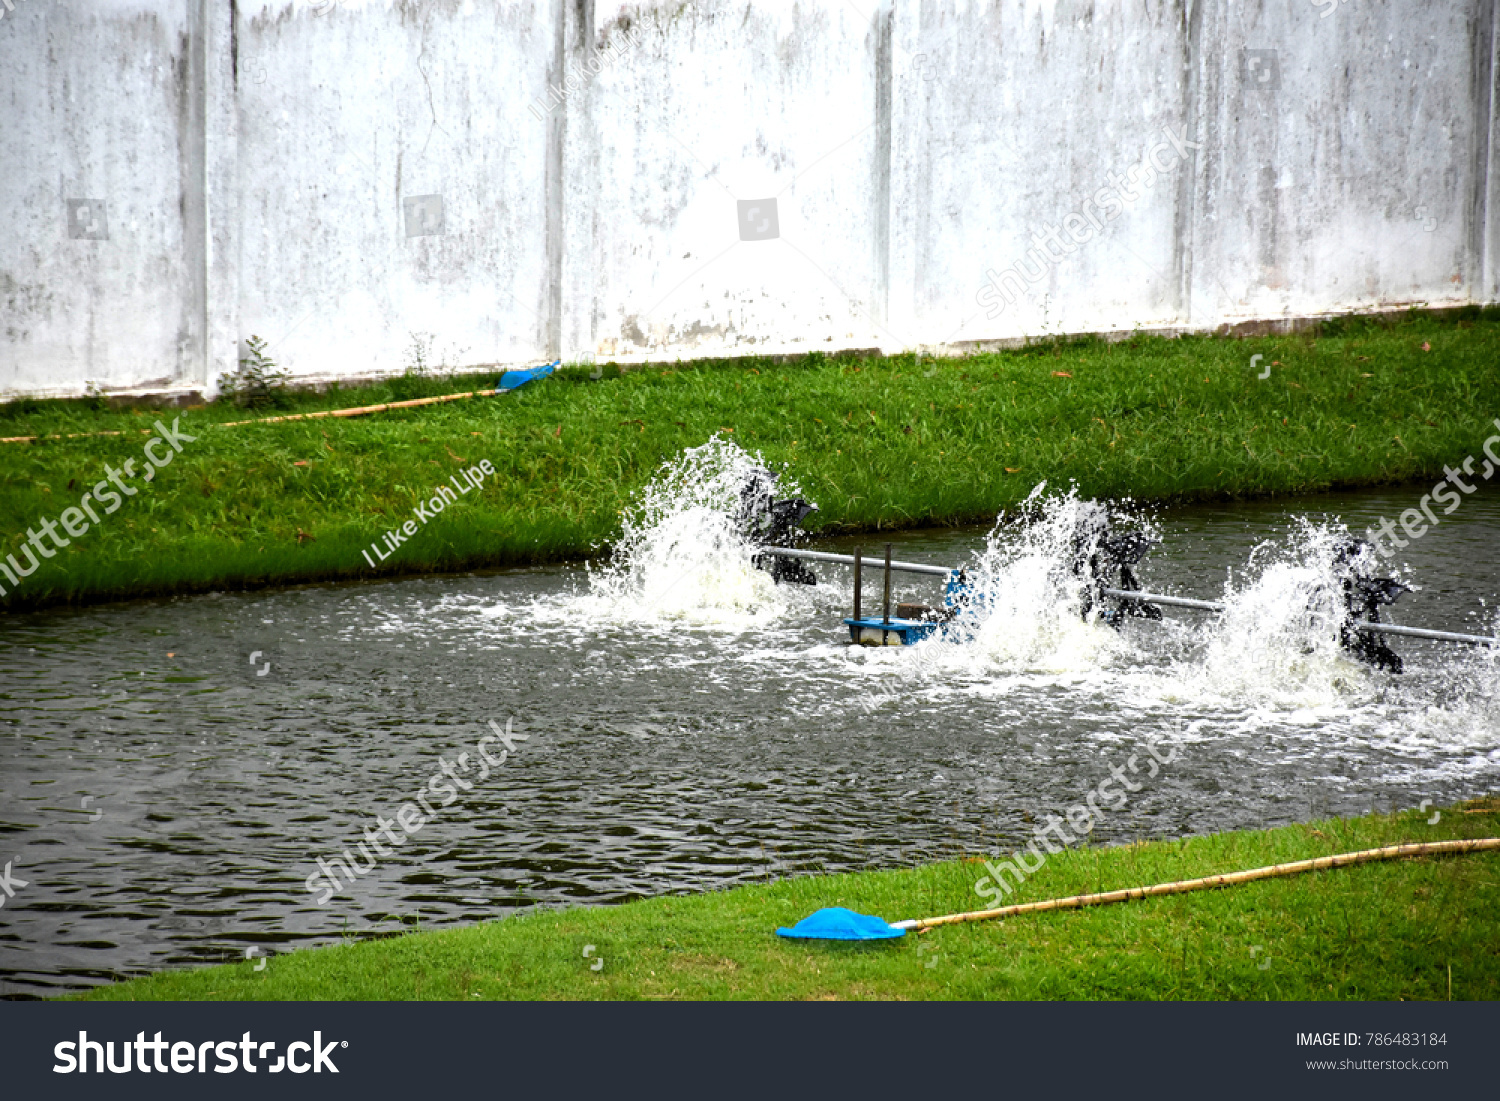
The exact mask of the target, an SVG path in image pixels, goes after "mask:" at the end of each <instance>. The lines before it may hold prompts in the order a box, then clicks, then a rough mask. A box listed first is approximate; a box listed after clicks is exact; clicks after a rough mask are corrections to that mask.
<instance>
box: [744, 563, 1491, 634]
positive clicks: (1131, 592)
mask: <svg viewBox="0 0 1500 1101" xmlns="http://www.w3.org/2000/svg"><path fill="white" fill-rule="evenodd" d="M760 553H762V554H777V555H780V556H782V557H783V558H803V559H806V560H807V561H809V562H842V563H844V564H845V565H849V566H860V565H861V561H860V558H859V556H858V555H855V556H853V557H851V556H849V555H847V554H829V553H828V552H827V551H810V550H792V549H790V548H787V547H766V548H765V549H764V550H763V551H761V552H760ZM886 554H887V556H889V554H890V546H889V544H887V547H886ZM887 570H900V571H902V572H903V573H925V574H930V575H932V576H933V577H948V576H950V575H951V574H953V573H956V572H957V571H956V569H954V568H952V567H949V566H930V565H928V564H927V563H925V562H896V561H891V562H889V563H888V565H887ZM862 572H863V571H862V570H859V571H856V574H855V577H856V581H855V585H856V586H858V584H859V582H858V580H857V578H858V577H859V575H860V574H861V573H862ZM887 577H889V573H887ZM857 591H858V590H857V589H856V592H857ZM1104 595H1105V596H1108V597H1114V598H1116V599H1122V598H1123V599H1125V600H1146V601H1150V602H1151V603H1152V604H1163V605H1165V606H1167V607H1169V608H1191V609H1193V610H1194V611H1199V612H1223V611H1224V605H1223V604H1220V603H1217V602H1216V601H1212V600H1192V599H1190V598H1188V597H1185V596H1162V595H1161V594H1160V593H1147V592H1140V591H1138V590H1135V589H1105V590H1104ZM857 599H858V598H857V597H856V600H857ZM857 615H858V612H857V605H856V617H857ZM887 618H889V609H887ZM1350 626H1352V627H1353V628H1354V629H1355V630H1356V631H1369V632H1371V633H1374V634H1383V635H1401V636H1403V637H1406V638H1425V639H1430V640H1431V641H1433V642H1457V643H1462V644H1463V645H1466V646H1495V647H1500V638H1487V637H1485V636H1484V635H1463V634H1458V633H1456V632H1453V631H1429V630H1427V629H1426V628H1425V627H1402V626H1400V625H1399V624H1396V623H1367V622H1365V621H1364V620H1357V621H1356V622H1354V623H1352V624H1350Z"/></svg>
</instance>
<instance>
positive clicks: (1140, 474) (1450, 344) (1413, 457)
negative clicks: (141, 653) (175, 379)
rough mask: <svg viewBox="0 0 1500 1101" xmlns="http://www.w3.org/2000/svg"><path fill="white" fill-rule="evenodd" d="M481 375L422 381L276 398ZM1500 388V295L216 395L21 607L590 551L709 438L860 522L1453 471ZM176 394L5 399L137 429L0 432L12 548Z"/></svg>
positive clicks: (113, 459)
mask: <svg viewBox="0 0 1500 1101" xmlns="http://www.w3.org/2000/svg"><path fill="white" fill-rule="evenodd" d="M1256 354H1258V355H1260V356H1262V357H1263V358H1262V360H1261V361H1259V362H1258V364H1257V369H1256V370H1252V369H1251V366H1250V359H1251V356H1252V355H1256ZM1266 367H1269V369H1270V377H1269V378H1267V379H1265V380H1261V379H1259V378H1258V377H1257V375H1258V374H1259V373H1261V370H1262V369H1264V368H1266ZM488 381H489V382H490V383H491V384H492V383H493V376H491V377H490V378H489V379H488ZM473 387H474V380H472V379H433V378H430V377H417V376H408V377H405V378H400V379H395V380H392V381H390V382H388V383H385V384H383V385H381V386H377V387H365V388H362V389H355V390H344V391H332V392H330V393H327V394H323V395H294V396H290V397H289V398H288V399H287V405H288V408H287V409H284V410H269V411H267V412H268V413H276V412H288V411H292V412H305V411H310V410H314V409H328V408H343V407H348V406H353V405H362V404H369V403H373V402H379V401H389V400H399V399H404V398H411V397H414V396H421V395H425V394H430V393H437V392H442V391H445V390H446V391H454V390H461V389H472V388H473ZM1496 395H1500V310H1497V309H1483V310H1481V309H1478V308H1475V309H1472V310H1468V311H1464V312H1463V313H1461V314H1459V315H1456V316H1453V315H1450V316H1447V317H1445V318H1442V319H1438V318H1434V317H1431V316H1427V315H1420V314H1416V315H1412V316H1409V317H1402V318H1398V319H1384V318H1381V319H1366V320H1350V321H1341V322H1337V323H1328V324H1326V325H1324V326H1323V327H1322V328H1321V329H1319V330H1318V331H1316V332H1309V333H1304V334H1298V335H1288V336H1278V337H1266V338H1260V339H1247V340H1236V339H1225V338H1216V337H1184V338H1181V339H1176V340H1167V339H1161V338H1155V337H1138V338H1134V339H1130V340H1127V341H1124V342H1122V343H1115V344H1108V343H1105V342H1103V341H1100V340H1080V341H1068V342H1061V343H1047V344H1040V345H1033V346H1031V347H1028V348H1025V349H1021V350H1017V351H1009V352H999V353H992V354H991V353H986V354H979V355H974V356H971V357H968V358H964V359H952V360H942V361H933V360H931V359H925V360H918V359H916V358H915V357H913V356H911V355H903V356H893V357H889V358H884V359H854V358H850V359H831V358H823V357H821V356H817V355H814V356H811V357H808V358H807V359H804V360H801V361H798V362H795V363H786V364H777V363H774V362H772V361H770V360H765V361H757V360H736V361H721V362H696V363H683V364H676V365H671V366H658V367H650V368H640V369H631V370H630V371H628V372H627V373H625V374H624V375H621V374H620V373H619V371H618V370H616V369H610V370H609V371H608V372H606V374H605V377H604V378H602V379H600V380H598V381H591V380H590V379H589V377H588V373H587V372H586V371H584V370H572V371H564V372H560V373H559V374H558V375H556V376H554V377H552V378H550V379H547V380H544V381H542V382H538V383H533V384H531V385H529V386H527V387H525V388H523V389H521V390H519V391H516V392H515V393H514V394H511V395H509V396H506V397H483V398H476V399H471V400H467V401H455V402H451V403H445V404H441V405H436V406H428V407H424V408H419V409H409V410H398V411H391V412H386V413H380V414H375V415H373V416H368V417H362V418H357V419H331V418H330V419H323V420H315V421H303V422H294V423H290V424H265V425H259V424H257V425H247V426H243V427H237V428H224V427H218V426H217V425H218V424H219V423H220V422H223V421H229V420H238V419H243V418H244V417H245V416H246V413H245V412H244V411H243V410H240V409H236V408H234V407H233V406H231V405H229V404H228V403H216V404H215V405H212V406H208V407H199V408H195V409H190V410H183V411H172V412H171V413H170V415H166V416H165V417H164V419H165V420H166V422H167V423H168V424H169V425H170V424H171V423H172V421H173V420H174V419H180V427H181V431H183V432H185V433H187V434H189V435H192V436H194V437H195V439H194V440H193V442H190V443H184V444H183V450H182V451H181V453H180V454H178V455H177V456H176V457H175V459H174V461H173V462H172V463H171V465H170V466H168V467H165V468H163V469H162V470H161V472H160V474H159V475H157V476H156V478H155V479H154V480H153V481H152V482H151V483H150V484H149V485H147V484H144V483H141V482H139V481H137V482H136V483H135V484H136V485H137V486H138V487H139V492H138V494H137V495H136V496H134V497H131V498H129V499H127V500H125V501H124V503H123V506H121V507H120V508H119V510H118V511H117V512H116V513H114V514H113V515H106V516H102V517H100V518H99V522H98V523H97V524H95V525H93V526H91V527H90V528H89V529H88V531H87V532H86V533H85V534H83V535H81V536H79V537H77V538H75V539H73V540H71V542H70V545H69V546H67V547H66V548H64V549H60V550H57V551H56V552H55V556H54V557H51V558H45V559H43V560H42V562H41V564H40V566H39V568H38V569H37V570H36V572H35V573H34V574H32V575H30V576H28V577H26V578H25V579H24V580H22V581H21V583H20V584H19V585H18V586H16V587H14V588H13V589H12V591H11V592H10V593H9V594H8V595H5V596H3V597H0V607H9V608H12V609H15V608H20V607H24V606H28V605H38V604H45V603H51V602H57V601H66V600H85V599H103V598H110V597H120V596H139V595H145V594H149V593H167V592H174V591H193V590H203V589H210V588H228V587H238V586H253V585H261V584H269V583H285V582H292V581H307V580H319V579H335V578H355V577H368V576H373V575H376V574H377V573H402V572H408V573H410V572H430V571H437V570H457V569H464V568H473V567H480V566H497V565H507V564H521V563H528V562H538V561H546V560H550V559H558V558H564V557H577V556H583V555H587V554H589V553H592V552H594V551H596V550H597V549H598V548H599V547H600V546H601V545H602V544H603V543H605V542H606V541H607V540H608V539H610V538H611V536H612V535H614V534H615V532H616V531H617V528H618V519H619V512H620V509H621V508H623V507H624V506H625V505H626V504H627V502H628V501H629V499H630V496H631V494H632V493H633V492H635V491H636V490H637V489H638V488H639V487H641V486H642V485H643V484H645V483H646V482H647V481H648V480H649V479H650V478H651V476H652V474H653V473H654V472H655V471H656V470H657V468H658V467H659V465H660V464H661V462H662V461H663V460H664V459H667V458H670V457H671V456H674V455H676V454H677V453H678V452H679V451H680V450H681V449H683V448H685V447H689V446H695V445H697V444H701V443H703V442H704V440H705V439H707V438H708V437H709V436H710V435H712V434H713V433H715V432H724V433H726V434H730V435H731V436H732V438H733V439H734V440H736V441H738V442H739V443H740V444H741V445H743V446H745V447H746V448H748V449H751V450H760V451H762V452H763V453H764V455H765V457H766V459H767V460H769V461H771V462H774V463H786V464H788V465H789V467H790V469H791V472H792V474H793V475H794V476H795V477H796V478H797V479H798V480H799V481H800V482H801V484H802V486H803V488H804V490H805V492H806V495H807V496H809V497H810V498H812V499H813V500H816V501H817V502H818V503H819V504H820V505H821V506H822V511H821V512H820V513H819V514H817V522H819V523H821V524H822V525H823V526H824V527H829V528H833V529H841V530H846V531H848V530H869V529H877V528H878V529H890V528H900V527H910V526H915V525H929V524H940V523H958V522H972V521H975V520H988V519H990V518H992V517H994V516H995V514H996V513H997V512H998V511H999V510H1000V509H1002V508H1004V507H1006V506H1008V505H1011V504H1014V503H1016V502H1017V501H1019V500H1021V499H1022V498H1024V497H1025V496H1026V494H1027V493H1028V492H1030V490H1031V489H1032V487H1033V486H1034V485H1035V484H1036V482H1037V481H1038V480H1040V479H1043V478H1047V479H1052V480H1053V482H1054V484H1058V483H1062V484H1066V483H1067V482H1068V481H1070V480H1076V481H1077V483H1078V486H1079V488H1080V490H1081V491H1082V492H1083V493H1085V494H1088V495H1093V496H1102V497H1120V496H1132V497H1135V498H1137V499H1148V498H1156V499H1167V498H1176V499H1189V498H1214V497H1226V496H1249V495H1267V494H1286V493H1298V492H1307V491H1312V490H1320V489H1328V488H1333V487H1343V486H1353V485H1361V484H1375V483H1382V482H1399V481H1406V480H1410V479H1413V478H1417V477H1429V476H1433V475H1440V473H1441V468H1442V466H1443V464H1444V463H1453V462H1455V461H1458V460H1461V459H1462V458H1463V457H1464V456H1465V455H1470V454H1474V453H1476V452H1477V449H1478V448H1479V446H1480V445H1481V443H1482V442H1483V440H1484V439H1485V438H1486V436H1487V435H1489V434H1492V432H1493V431H1494V430H1493V428H1492V421H1493V420H1494V418H1495V417H1496V416H1497V415H1500V405H1497V401H1496ZM157 415H158V414H157V413H155V412H152V411H148V410H134V411H131V410H125V411H116V410H110V409H108V408H105V407H103V406H102V405H101V404H100V403H98V402H93V403H90V402H13V403H11V404H9V405H6V406H0V436H19V435H33V434H50V433H67V432H98V431H123V432H125V433H127V434H126V435H123V436H105V437H92V438H83V439H58V440H52V439H47V440H43V441H42V442H39V443H35V444H14V443H9V444H0V459H3V461H0V532H3V533H4V535H3V537H0V538H3V541H0V556H3V555H4V554H6V553H9V552H11V551H14V550H16V549H17V548H18V546H19V544H20V542H21V540H22V539H23V538H24V535H23V533H24V532H25V531H26V530H27V529H28V528H32V527H34V526H35V525H38V524H39V523H40V522H41V521H43V520H57V519H58V518H59V517H60V515H61V514H62V513H63V510H64V509H66V508H68V507H70V506H76V505H78V503H79V498H80V497H81V496H82V495H83V494H84V493H85V491H87V490H88V488H89V487H90V486H93V485H95V484H96V483H97V482H99V481H100V480H101V479H103V478H104V477H105V467H106V464H109V465H112V466H115V467H118V466H119V465H120V464H121V463H122V462H123V460H125V459H134V460H135V461H136V462H137V463H140V462H141V449H142V446H143V444H144V441H145V439H146V437H145V436H144V435H142V434H141V430H142V429H149V428H150V426H151V424H152V422H153V421H154V420H156V419H157ZM480 460H489V461H490V462H491V463H493V464H494V466H495V467H496V468H497V471H498V473H497V476H496V477H495V478H493V479H489V480H487V481H486V482H485V485H484V487H483V489H482V490H480V491H478V492H474V493H470V494H469V495H467V496H465V497H463V498H461V501H460V504H458V505H456V506H454V507H453V508H451V509H450V510H449V511H447V512H445V513H444V514H443V515H441V516H439V517H437V518H435V519H434V520H433V521H432V522H431V523H429V524H427V525H426V526H425V527H422V528H421V530H420V533H419V534H418V535H417V536H415V537H413V538H412V539H411V540H410V541H409V542H407V543H405V544H404V545H402V546H401V547H400V548H399V549H398V550H397V551H396V552H395V553H394V554H393V555H391V557H390V558H389V559H388V560H387V561H384V562H377V564H376V566H377V568H374V569H372V568H371V567H370V566H369V565H368V564H367V563H366V560H365V558H364V557H363V555H362V554H361V551H362V550H363V549H364V548H366V547H368V546H369V545H370V544H371V543H372V542H373V541H375V540H377V539H378V538H379V537H380V535H381V533H383V532H385V531H388V530H390V529H392V528H394V527H397V526H398V525H399V524H400V523H401V522H402V521H403V520H409V519H412V518H413V513H412V507H413V505H415V504H416V503H417V502H418V501H421V500H426V499H428V498H430V497H431V496H432V494H433V493H434V492H435V487H436V486H437V485H438V484H439V483H441V482H444V481H446V480H447V479H448V478H449V477H450V476H452V475H454V474H455V473H456V472H457V471H458V470H460V469H461V468H463V467H466V466H470V465H473V464H476V463H478V462H479V461H480ZM21 561H22V564H23V565H24V564H25V560H24V558H22V560H21ZM0 580H3V578H0Z"/></svg>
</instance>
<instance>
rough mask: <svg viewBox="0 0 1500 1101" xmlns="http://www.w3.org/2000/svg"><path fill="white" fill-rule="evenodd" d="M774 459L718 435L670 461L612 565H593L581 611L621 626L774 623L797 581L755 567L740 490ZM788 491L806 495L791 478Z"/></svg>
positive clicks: (636, 509)
mask: <svg viewBox="0 0 1500 1101" xmlns="http://www.w3.org/2000/svg"><path fill="white" fill-rule="evenodd" d="M764 465H765V463H764V460H763V459H762V458H761V457H760V455H759V454H758V453H757V454H751V453H749V452H747V451H745V450H744V449H743V448H741V447H739V446H737V445H736V444H734V443H733V442H731V441H729V440H727V439H724V438H723V437H721V436H718V435H715V436H713V437H712V438H710V439H709V441H708V442H707V443H705V444H703V445H702V446H701V447H694V448H689V449H688V450H686V451H684V452H683V453H682V454H681V455H679V456H678V457H677V458H675V459H673V460H672V461H670V462H668V463H666V464H664V465H663V466H662V468H661V470H660V471H659V472H658V473H657V476H656V477H655V478H654V479H653V480H652V481H651V483H650V484H649V485H647V486H646V488H645V489H643V490H642V491H641V493H640V495H639V496H638V497H637V499H636V501H635V503H634V504H633V505H632V506H631V507H630V508H629V509H628V510H627V511H626V513H625V515H624V518H623V526H622V530H621V534H620V538H619V540H618V541H617V542H616V544H615V546H614V552H613V556H612V559H611V561H610V563H609V564H608V565H607V566H605V567H604V568H602V569H599V570H593V569H590V571H589V592H588V593H587V594H586V595H584V596H582V597H580V598H579V599H578V602H577V607H576V608H575V611H576V612H577V613H578V614H582V615H586V616H589V617H591V618H593V619H596V620H605V621H609V622H614V623H632V624H645V623H676V624H679V625H680V624H684V623H685V624H688V625H701V626H717V627H729V628H734V629H750V628H755V627H765V626H769V625H771V624H772V623H774V622H775V621H776V620H777V619H778V618H779V617H780V616H781V615H782V614H783V613H784V612H785V611H786V610H787V608H788V607H789V605H790V604H791V602H792V601H793V599H794V597H793V596H792V594H791V590H792V589H794V588H796V587H795V586H777V585H775V584H774V583H773V582H772V581H771V576H770V574H768V573H766V572H764V571H762V570H758V569H756V568H755V567H754V566H753V565H752V564H751V558H752V556H753V554H754V549H755V548H754V547H753V546H752V545H751V544H750V542H749V541H748V540H747V539H746V538H745V537H744V535H743V534H742V533H741V531H740V530H739V528H738V526H737V524H736V514H737V513H738V511H739V509H740V506H741V499H740V492H741V489H742V488H743V487H744V485H745V481H746V479H747V478H748V477H749V476H750V474H751V472H752V471H754V470H755V469H756V468H757V467H763V466H764ZM779 492H781V493H783V494H791V495H795V494H797V493H798V492H799V489H798V487H797V486H796V484H795V483H792V482H784V483H783V484H782V485H781V486H780V487H779Z"/></svg>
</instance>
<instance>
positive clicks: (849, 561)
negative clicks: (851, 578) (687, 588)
mask: <svg viewBox="0 0 1500 1101" xmlns="http://www.w3.org/2000/svg"><path fill="white" fill-rule="evenodd" d="M755 553H756V554H775V555H780V556H781V557H782V558H802V559H806V560H807V561H809V562H841V563H843V564H844V565H846V566H852V565H854V564H855V559H854V558H853V557H852V556H851V555H847V554H829V553H828V552H827V551H810V550H792V549H791V548H790V547H758V548H756V551H755ZM891 569H893V570H897V571H899V572H901V573H926V574H931V575H932V576H933V577H947V576H948V575H949V574H950V573H952V572H953V571H952V570H951V569H949V568H948V567H947V566H929V565H927V564H926V563H923V562H896V561H892V562H891Z"/></svg>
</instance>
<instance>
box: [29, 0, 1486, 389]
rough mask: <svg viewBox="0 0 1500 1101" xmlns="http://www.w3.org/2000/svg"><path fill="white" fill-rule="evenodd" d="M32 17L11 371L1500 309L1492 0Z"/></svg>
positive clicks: (580, 7) (177, 376)
mask: <svg viewBox="0 0 1500 1101" xmlns="http://www.w3.org/2000/svg"><path fill="white" fill-rule="evenodd" d="M14 3H15V8H14V10H12V11H8V12H6V11H4V7H3V0H0V12H4V16H3V18H0V165H3V167H4V171H3V172H0V394H11V395H14V394H20V393H57V394H70V393H80V392H82V391H83V390H84V388H85V386H86V385H88V384H89V383H94V384H96V385H98V386H100V387H102V388H105V389H115V390H129V389H151V390H174V389H175V390H192V389H209V390H211V389H212V387H213V383H214V380H215V379H216V378H217V376H218V374H219V373H220V372H221V371H224V370H228V369H230V368H232V366H233V365H234V362H235V360H236V358H237V356H238V354H239V349H240V348H241V342H242V340H243V338H244V337H246V336H248V335H251V334H258V335H260V336H262V337H264V338H266V339H267V340H268V341H270V343H271V348H270V352H271V355H272V357H273V358H274V359H276V360H277V361H278V363H280V364H281V365H282V366H283V367H286V368H288V369H290V370H291V371H293V372H295V373H297V374H299V375H303V376H307V377H311V378H331V377H349V376H368V375H371V374H379V373H385V372H393V371H399V370H400V369H401V368H402V367H403V366H405V365H406V364H408V363H410V362H411V358H412V357H411V354H410V349H411V345H412V343H413V337H414V334H430V338H429V337H428V336H425V335H423V336H419V337H418V339H419V340H421V341H423V342H426V343H427V344H428V347H427V351H426V355H427V358H428V360H429V361H430V362H436V361H443V362H445V363H446V364H448V365H450V366H465V365H476V364H491V363H493V364H514V363H525V362H535V361H538V360H541V359H543V358H551V357H552V356H556V355H561V356H564V357H567V358H570V359H571V358H576V357H580V356H583V355H585V354H594V355H597V356H598V357H600V358H615V359H619V360H622V361H630V360H632V359H644V358H662V357H673V356H684V357H686V356H701V355H713V354H731V355H734V354H747V353H755V352H763V351H778V352H779V351H802V350H808V349H813V348H822V349H837V348H843V347H880V348H883V349H886V350H899V349H901V348H911V347H938V348H944V349H947V350H961V349H963V348H966V347H976V346H977V347H984V346H987V345H989V344H992V343H994V342H999V341H1006V340H1013V339H1015V338H1018V337H1024V336H1028V335H1038V334H1042V333H1055V332H1085V331H1102V330H1103V331H1107V330H1120V329H1132V328H1136V327H1145V328H1163V329H1168V330H1186V329H1208V328H1214V327H1217V326H1220V325H1223V324H1228V323H1235V322H1240V321H1247V320H1253V319H1266V318H1272V319H1279V318H1294V317H1303V316H1310V315H1317V314H1323V313H1329V312H1337V311H1344V310H1357V309H1372V308H1381V307H1389V306H1397V305H1403V304H1407V303H1415V302H1425V303H1430V304H1434V305H1444V304H1456V303H1465V302H1474V301H1484V302H1489V301H1495V300H1497V298H1500V272H1497V265H1496V258H1497V255H1500V253H1497V246H1500V240H1497V234H1500V221H1497V219H1496V217H1495V215H1494V213H1493V212H1494V211H1496V209H1497V208H1496V200H1497V196H1496V195H1495V190H1494V189H1495V187H1496V182H1495V181H1496V173H1495V171H1494V157H1495V153H1494V148H1493V146H1494V138H1495V136H1496V123H1495V99H1496V23H1497V19H1496V12H1495V8H1496V3H1495V0H1344V2H1342V3H1336V2H1335V0H1250V2H1246V3H1228V2H1227V0H1226V2H1221V3H1197V2H1189V0H988V2H984V0H972V2H971V0H809V2H801V0H799V2H796V3H772V2H756V3H753V4H747V3H743V2H740V3H733V4H731V3H727V2H723V0H703V2H700V3H691V4H650V3H648V4H619V3H612V2H610V0H602V2H601V0H533V2H530V3H511V4H507V3H484V2H480V0H235V2H232V3H231V2H226V0H88V2H85V0H14ZM1246 51H1250V52H1248V53H1247V52H1246ZM549 86H551V87H553V88H554V89H556V91H555V92H554V93H553V94H551V95H550V96H549V94H548V88H549Z"/></svg>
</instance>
